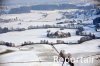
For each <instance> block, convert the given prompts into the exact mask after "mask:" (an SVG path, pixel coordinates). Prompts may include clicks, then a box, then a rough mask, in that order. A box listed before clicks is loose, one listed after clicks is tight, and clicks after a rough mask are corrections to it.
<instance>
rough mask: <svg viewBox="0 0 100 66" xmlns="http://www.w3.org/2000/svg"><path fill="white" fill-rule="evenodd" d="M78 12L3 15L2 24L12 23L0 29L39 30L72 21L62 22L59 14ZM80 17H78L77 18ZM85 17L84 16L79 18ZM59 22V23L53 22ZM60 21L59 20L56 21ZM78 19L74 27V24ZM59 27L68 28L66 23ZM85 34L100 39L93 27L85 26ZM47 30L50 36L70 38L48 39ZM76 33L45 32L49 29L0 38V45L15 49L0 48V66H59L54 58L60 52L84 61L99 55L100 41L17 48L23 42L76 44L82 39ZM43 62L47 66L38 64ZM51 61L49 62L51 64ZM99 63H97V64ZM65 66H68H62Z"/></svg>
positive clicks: (0, 25) (81, 65) (28, 31)
mask: <svg viewBox="0 0 100 66" xmlns="http://www.w3.org/2000/svg"><path fill="white" fill-rule="evenodd" d="M75 11H77V9H73V10H54V11H32V12H31V13H23V14H7V15H2V16H1V17H0V18H1V19H5V20H9V19H10V20H11V21H10V22H8V23H2V22H1V23H0V27H2V28H3V27H7V28H9V29H12V28H26V29H27V28H28V27H29V26H37V25H38V26H42V25H57V24H56V23H58V22H62V21H65V20H69V21H70V20H73V19H74V18H73V19H67V18H65V19H61V18H62V17H64V16H63V15H62V13H64V12H70V13H71V14H72V13H73V12H75ZM80 16H81V15H80ZM82 17H84V16H82ZM91 18H92V17H91ZM91 18H90V19H89V20H87V21H84V20H82V23H85V24H87V23H91V24H92V23H93V20H92V19H91ZM56 19H58V20H56ZM59 19H61V20H59ZM78 19H80V18H77V19H74V20H76V23H75V24H77V23H78V22H77V20H78ZM61 25H62V26H64V25H67V23H64V24H61ZM83 28H84V31H83V32H86V33H90V32H91V33H93V34H95V35H96V37H100V32H96V31H95V28H94V25H88V26H84V27H83ZM47 30H50V31H51V32H56V31H59V32H65V33H67V32H70V33H71V37H67V38H48V37H47V36H46V34H47ZM76 31H77V29H64V30H60V28H48V29H31V30H25V31H13V32H7V33H2V34H0V41H5V42H12V43H14V44H15V46H16V47H7V46H4V45H0V66H61V64H62V63H54V62H53V59H54V56H58V53H57V51H58V52H60V51H61V50H64V51H65V54H67V53H71V54H72V56H73V57H74V56H75V57H76V56H77V57H81V56H82V57H85V56H88V55H90V56H91V55H95V54H100V48H99V47H98V46H100V39H93V40H90V41H86V42H83V43H81V44H73V45H72V44H70V45H68V44H56V45H53V46H54V47H55V48H56V49H57V51H56V50H55V48H54V47H52V46H51V45H46V44H33V45H27V46H19V45H21V44H22V43H23V42H25V41H32V42H40V41H41V40H48V42H50V43H51V42H53V43H56V41H57V40H63V41H64V42H68V43H77V41H78V40H80V38H82V37H84V36H78V35H76ZM40 61H46V62H40ZM51 61H52V62H51ZM99 61H100V60H99ZM99 61H97V60H95V61H94V62H93V64H81V63H77V64H75V66H100V63H98V62H99ZM64 66H69V65H68V64H65V65H64Z"/></svg>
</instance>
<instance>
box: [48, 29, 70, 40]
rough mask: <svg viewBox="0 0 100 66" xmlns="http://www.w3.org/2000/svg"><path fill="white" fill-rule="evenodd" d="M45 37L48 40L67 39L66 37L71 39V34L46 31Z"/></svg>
mask: <svg viewBox="0 0 100 66" xmlns="http://www.w3.org/2000/svg"><path fill="white" fill-rule="evenodd" d="M47 37H49V38H65V37H66V38H67V37H71V34H70V33H69V32H68V33H64V32H59V31H56V32H54V33H52V32H50V30H48V31H47Z"/></svg>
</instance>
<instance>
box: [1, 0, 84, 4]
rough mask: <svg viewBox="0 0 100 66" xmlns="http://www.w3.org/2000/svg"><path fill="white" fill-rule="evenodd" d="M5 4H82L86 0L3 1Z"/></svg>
mask: <svg viewBox="0 0 100 66" xmlns="http://www.w3.org/2000/svg"><path fill="white" fill-rule="evenodd" d="M2 1H5V2H3V4H8V5H16V4H17V5H18V4H24V5H25V4H41V3H43V4H49V3H80V2H84V1H85V0H2Z"/></svg>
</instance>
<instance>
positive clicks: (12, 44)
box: [0, 41, 15, 47]
mask: <svg viewBox="0 0 100 66" xmlns="http://www.w3.org/2000/svg"><path fill="white" fill-rule="evenodd" d="M0 45H5V46H9V47H14V46H15V44H14V43H11V42H4V41H0Z"/></svg>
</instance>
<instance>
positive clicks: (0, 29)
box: [0, 27, 10, 33]
mask: <svg viewBox="0 0 100 66" xmlns="http://www.w3.org/2000/svg"><path fill="white" fill-rule="evenodd" d="M9 31H10V30H9V29H8V28H7V27H4V28H1V27H0V33H6V32H9Z"/></svg>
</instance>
